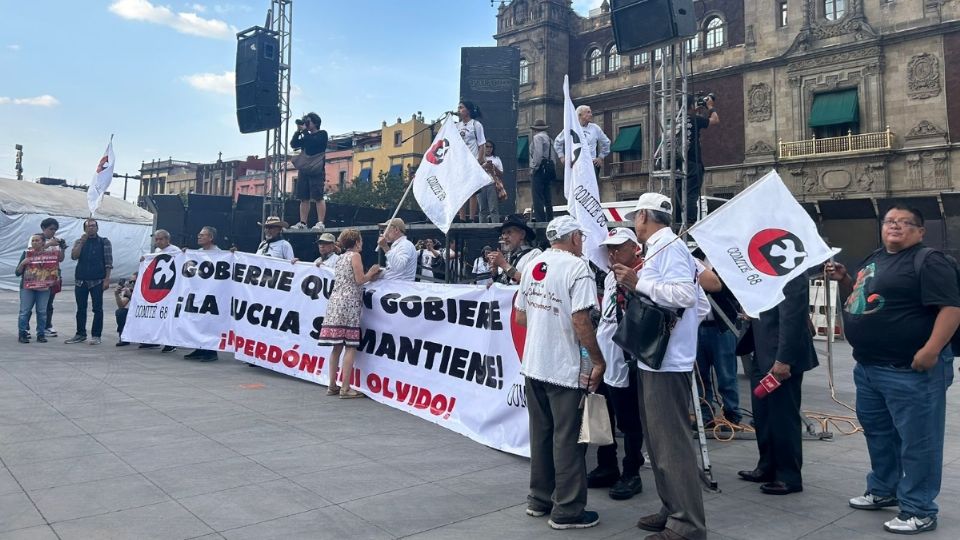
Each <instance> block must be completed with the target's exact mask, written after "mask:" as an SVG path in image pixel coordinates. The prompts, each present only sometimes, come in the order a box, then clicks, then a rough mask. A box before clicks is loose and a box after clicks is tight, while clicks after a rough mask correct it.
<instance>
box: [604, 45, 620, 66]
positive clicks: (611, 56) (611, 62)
mask: <svg viewBox="0 0 960 540" xmlns="http://www.w3.org/2000/svg"><path fill="white" fill-rule="evenodd" d="M618 69H620V55H619V54H617V46H616V45H612V46H611V47H610V50H609V51H607V71H617V70H618Z"/></svg>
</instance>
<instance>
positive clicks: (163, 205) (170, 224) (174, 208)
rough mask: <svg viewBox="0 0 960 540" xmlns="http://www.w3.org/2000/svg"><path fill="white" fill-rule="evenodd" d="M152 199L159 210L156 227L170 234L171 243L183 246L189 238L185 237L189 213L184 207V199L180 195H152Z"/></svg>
mask: <svg viewBox="0 0 960 540" xmlns="http://www.w3.org/2000/svg"><path fill="white" fill-rule="evenodd" d="M150 199H151V200H152V201H153V207H154V208H156V210H157V213H156V216H155V219H154V221H155V225H154V226H155V227H156V228H157V229H164V230H166V231H167V232H169V233H170V241H171V242H173V244H174V245H177V246H182V245H183V243H184V241H186V238H187V237H186V236H185V235H184V222H185V221H186V216H187V211H186V209H185V208H184V207H183V199H181V198H180V196H179V195H151V196H150Z"/></svg>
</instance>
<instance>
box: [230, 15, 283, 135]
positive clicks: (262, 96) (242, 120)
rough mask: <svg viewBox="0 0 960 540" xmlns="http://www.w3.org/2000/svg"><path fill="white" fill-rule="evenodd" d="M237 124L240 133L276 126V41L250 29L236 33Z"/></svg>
mask: <svg viewBox="0 0 960 540" xmlns="http://www.w3.org/2000/svg"><path fill="white" fill-rule="evenodd" d="M236 74H237V75H236V85H237V86H236V88H237V124H238V125H239V126H240V133H255V132H257V131H266V130H268V129H273V128H277V127H280V90H279V87H278V84H279V80H280V41H279V40H278V39H277V35H276V32H273V31H272V30H267V29H266V28H261V27H259V26H254V27H253V28H250V29H248V30H244V31H243V32H240V33H239V34H237V71H236Z"/></svg>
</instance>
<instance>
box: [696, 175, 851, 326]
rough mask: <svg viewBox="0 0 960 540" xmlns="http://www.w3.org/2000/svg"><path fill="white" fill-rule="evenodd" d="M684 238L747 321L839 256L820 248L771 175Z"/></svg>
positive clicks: (798, 208) (777, 178) (806, 219)
mask: <svg viewBox="0 0 960 540" xmlns="http://www.w3.org/2000/svg"><path fill="white" fill-rule="evenodd" d="M689 233H690V234H691V235H692V236H693V237H694V238H695V239H696V240H697V244H698V245H699V246H700V249H702V250H703V253H704V254H705V255H706V256H707V259H709V261H710V263H711V264H712V265H713V267H714V269H715V270H716V271H717V273H718V274H719V275H720V277H721V278H723V281H724V283H726V285H727V287H729V288H730V291H731V292H733V294H734V296H736V297H737V300H739V301H740V305H741V306H742V307H743V310H744V312H746V314H747V315H750V316H751V317H756V316H757V315H759V313H760V312H761V311H766V310H768V309H770V308H773V307H774V306H776V305H777V304H779V303H780V302H781V301H783V298H784V296H783V287H784V286H785V285H786V284H787V282H788V281H790V280H791V279H793V278H794V277H796V276H798V275H800V274H803V273H804V272H806V271H807V270H808V269H809V268H812V267H814V266H817V265H818V264H820V263H822V262H824V261H826V260H827V259H829V258H831V257H833V256H834V255H835V254H837V253H839V252H840V250H839V249H836V248H834V249H831V248H830V247H828V246H827V244H826V243H824V241H823V239H822V238H821V237H820V233H818V232H817V226H816V224H814V222H813V220H812V219H810V216H809V215H807V212H806V211H805V210H804V209H803V207H802V206H800V204H799V203H798V202H797V201H796V199H794V198H793V195H792V194H790V190H788V189H787V187H786V186H785V185H783V181H782V180H781V179H780V175H779V174H777V171H775V170H774V171H770V172H769V173H767V174H766V175H764V177H763V178H761V179H760V180H758V181H757V182H756V183H755V184H753V185H752V186H750V187H748V188H747V189H745V190H743V191H742V192H741V193H740V194H739V195H737V196H736V197H734V198H733V199H730V200H729V201H727V202H726V203H724V204H723V206H721V207H720V208H719V209H718V210H715V211H714V212H712V213H711V214H709V215H708V216H707V217H705V218H703V219H701V220H700V221H698V222H697V223H696V224H695V225H694V226H692V227H690V230H689Z"/></svg>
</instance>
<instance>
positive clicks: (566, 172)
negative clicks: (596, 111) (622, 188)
mask: <svg viewBox="0 0 960 540" xmlns="http://www.w3.org/2000/svg"><path fill="white" fill-rule="evenodd" d="M587 111H589V107H588V108H587ZM591 118H592V116H591ZM589 125H590V126H593V127H594V128H596V130H598V131H599V129H600V128H599V127H597V126H596V124H589ZM586 129H587V127H585V126H584V125H582V124H581V116H580V115H578V114H577V109H574V108H573V101H572V100H571V99H570V80H569V77H567V76H564V78H563V132H562V133H561V134H560V135H558V136H557V141H558V142H559V141H561V140H562V141H563V145H562V146H560V145H559V144H558V145H557V151H558V153H559V154H560V157H561V159H562V160H563V189H564V196H565V197H566V198H567V208H568V211H569V213H570V215H571V216H572V217H573V218H574V219H575V220H577V223H578V224H579V225H580V229H581V230H582V231H583V233H584V235H585V238H584V241H583V254H584V256H586V258H587V260H589V261H590V262H592V263H593V264H595V265H596V266H597V268H600V269H605V268H607V266H608V264H609V263H608V260H607V254H606V250H605V249H603V248H602V247H601V246H600V241H601V240H603V239H604V238H606V237H607V218H606V216H605V215H604V213H603V208H602V207H601V205H600V189H599V188H598V187H597V172H596V170H595V169H594V167H593V165H594V161H593V160H592V158H593V155H594V151H593V150H591V149H590V147H589V144H591V143H592V144H595V143H596V140H597V136H596V135H588V134H587V132H586V131H585V130H586ZM600 135H603V132H602V131H601V132H600ZM604 138H606V136H604ZM609 145H610V141H609V139H607V142H606V146H607V151H608V152H609ZM601 149H602V147H601ZM601 153H602V152H601ZM604 155H605V154H604ZM602 157H603V156H602V155H601V156H599V157H598V158H597V159H602Z"/></svg>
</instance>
